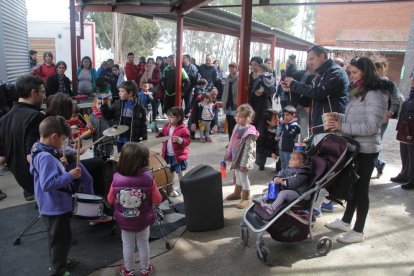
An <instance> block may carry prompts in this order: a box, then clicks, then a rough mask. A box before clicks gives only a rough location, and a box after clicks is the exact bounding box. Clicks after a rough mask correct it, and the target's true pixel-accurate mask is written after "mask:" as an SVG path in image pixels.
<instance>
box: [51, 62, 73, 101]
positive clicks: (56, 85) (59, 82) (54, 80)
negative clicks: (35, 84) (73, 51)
mask: <svg viewBox="0 0 414 276" xmlns="http://www.w3.org/2000/svg"><path fill="white" fill-rule="evenodd" d="M66 69H67V65H66V63H65V62H64V61H58V62H57V63H56V74H54V75H52V76H50V77H49V78H48V79H47V82H46V97H49V96H51V95H54V94H56V93H58V92H61V93H64V94H69V95H72V89H71V86H70V84H71V82H70V79H69V78H68V77H66V75H65V72H66Z"/></svg>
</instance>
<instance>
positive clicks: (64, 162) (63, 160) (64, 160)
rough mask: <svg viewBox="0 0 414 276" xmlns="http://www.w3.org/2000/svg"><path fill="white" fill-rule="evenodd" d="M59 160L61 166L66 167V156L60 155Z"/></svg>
mask: <svg viewBox="0 0 414 276" xmlns="http://www.w3.org/2000/svg"><path fill="white" fill-rule="evenodd" d="M60 162H62V164H63V166H64V167H65V168H66V167H67V166H68V159H66V157H63V156H62V157H61V158H60Z"/></svg>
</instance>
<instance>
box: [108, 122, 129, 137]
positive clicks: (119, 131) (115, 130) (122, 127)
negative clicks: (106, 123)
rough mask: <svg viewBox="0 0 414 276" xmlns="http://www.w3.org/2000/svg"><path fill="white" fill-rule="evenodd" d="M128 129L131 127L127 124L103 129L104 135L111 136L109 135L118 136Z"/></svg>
mask: <svg viewBox="0 0 414 276" xmlns="http://www.w3.org/2000/svg"><path fill="white" fill-rule="evenodd" d="M128 129H129V127H128V126H125V125H115V126H113V127H110V128H108V129H105V130H104V131H103V135H105V136H109V137H111V136H118V135H120V134H122V133H124V132H127V131H128Z"/></svg>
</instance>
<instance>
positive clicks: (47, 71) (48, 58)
mask: <svg viewBox="0 0 414 276" xmlns="http://www.w3.org/2000/svg"><path fill="white" fill-rule="evenodd" d="M43 60H44V62H43V64H42V65H40V66H39V68H37V70H36V76H39V77H41V78H42V79H43V81H44V82H45V83H46V81H47V79H48V78H49V77H50V76H52V75H54V74H55V73H56V72H55V71H56V68H55V65H54V64H53V54H52V52H44V53H43Z"/></svg>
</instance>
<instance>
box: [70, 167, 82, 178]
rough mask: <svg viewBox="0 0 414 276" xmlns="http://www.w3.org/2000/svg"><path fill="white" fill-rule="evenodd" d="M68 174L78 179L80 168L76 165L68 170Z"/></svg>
mask: <svg viewBox="0 0 414 276" xmlns="http://www.w3.org/2000/svg"><path fill="white" fill-rule="evenodd" d="M69 174H70V175H71V176H72V178H73V179H79V178H80V177H81V176H82V171H81V168H79V167H76V168H74V169H72V170H70V171H69Z"/></svg>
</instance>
